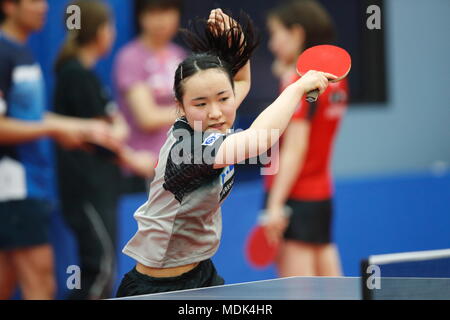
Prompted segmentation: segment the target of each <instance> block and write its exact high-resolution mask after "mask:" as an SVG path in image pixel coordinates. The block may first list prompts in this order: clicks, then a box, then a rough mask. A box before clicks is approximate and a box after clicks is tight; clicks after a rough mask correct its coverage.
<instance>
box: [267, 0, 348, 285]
mask: <svg viewBox="0 0 450 320" xmlns="http://www.w3.org/2000/svg"><path fill="white" fill-rule="evenodd" d="M267 24H268V28H269V32H270V40H269V48H270V50H271V51H272V53H273V54H274V55H275V58H276V60H275V61H276V62H275V63H274V68H273V71H274V72H275V74H276V75H278V76H279V77H280V79H281V88H282V89H283V88H285V87H286V86H288V85H289V84H290V83H292V82H295V81H297V79H298V76H297V74H296V68H295V63H296V60H297V57H298V55H299V54H300V53H301V52H302V51H303V50H305V49H307V48H309V47H312V46H314V45H319V44H326V43H330V42H331V41H332V40H333V38H334V29H333V24H332V22H331V19H330V17H329V16H328V14H327V12H326V11H325V9H324V8H323V7H322V6H320V5H319V4H318V3H317V2H315V1H306V0H304V1H289V2H286V3H284V4H281V5H280V6H278V7H276V8H274V9H272V10H271V11H270V13H269V15H268V19H267ZM347 93H348V90H347V82H346V81H345V80H343V81H341V82H337V83H330V85H329V86H328V88H327V90H326V91H325V92H324V94H323V95H321V96H320V97H319V99H318V100H317V101H316V102H315V103H312V104H309V103H307V102H306V100H305V99H302V101H301V104H300V107H299V108H298V110H297V111H296V112H295V113H294V116H293V117H292V119H291V122H290V123H289V126H288V127H287V129H286V131H285V133H284V135H283V137H282V139H281V140H280V142H281V147H280V157H279V161H280V163H279V171H278V173H277V175H275V176H265V188H266V192H267V196H266V200H265V201H266V203H265V205H266V210H267V214H268V216H269V219H268V222H267V225H266V230H267V234H268V236H269V238H270V239H271V241H273V242H279V245H280V246H279V248H280V249H279V255H278V257H277V261H276V265H277V269H278V273H279V275H280V276H283V277H287V276H338V275H340V273H341V272H340V263H339V257H338V253H337V249H336V247H335V246H334V245H333V243H332V233H331V225H332V216H333V206H332V198H333V190H332V180H331V174H330V171H331V169H330V159H331V153H332V147H333V142H334V139H335V137H336V133H337V130H338V126H339V123H340V121H341V118H342V116H343V114H344V112H345V109H346V102H347V96H348V94H347ZM285 205H288V206H289V207H291V209H292V215H291V217H290V219H289V221H288V220H287V219H286V218H285V216H284V214H283V207H284V206H285Z"/></svg>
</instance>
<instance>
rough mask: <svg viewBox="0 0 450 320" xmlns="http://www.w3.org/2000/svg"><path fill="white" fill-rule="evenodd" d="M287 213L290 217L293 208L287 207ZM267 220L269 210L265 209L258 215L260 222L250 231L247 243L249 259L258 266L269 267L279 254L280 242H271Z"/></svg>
mask: <svg viewBox="0 0 450 320" xmlns="http://www.w3.org/2000/svg"><path fill="white" fill-rule="evenodd" d="M285 215H286V217H287V218H289V216H290V215H291V208H289V207H285ZM265 221H267V212H266V211H265V210H263V211H261V214H260V215H259V217H258V224H257V225H256V226H254V227H253V229H252V230H251V231H250V233H249V235H248V237H247V241H246V244H245V254H246V257H247V260H248V261H249V262H250V264H251V265H252V266H254V267H256V268H264V267H267V266H268V265H270V264H271V263H272V262H273V261H274V260H275V258H276V256H277V254H278V244H274V243H270V241H269V239H268V238H267V233H266V230H265V226H264V223H265Z"/></svg>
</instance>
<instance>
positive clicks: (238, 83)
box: [208, 9, 252, 108]
mask: <svg viewBox="0 0 450 320" xmlns="http://www.w3.org/2000/svg"><path fill="white" fill-rule="evenodd" d="M208 22H209V23H212V24H213V25H216V24H217V22H219V25H221V26H222V28H224V29H227V30H228V29H230V28H232V27H233V26H238V27H239V24H238V23H237V21H236V20H234V19H232V18H231V17H230V16H228V15H227V14H225V13H224V12H223V11H222V10H221V9H214V10H211V13H210V15H209V19H208ZM242 41H245V39H244V38H242ZM251 78H252V77H251V70H250V60H249V61H247V63H246V64H245V65H244V66H243V67H242V68H241V69H239V71H238V72H237V73H236V75H235V76H234V78H233V80H234V93H235V99H236V105H237V107H238V108H239V106H240V105H241V103H242V101H244V99H245V97H246V96H247V94H248V92H249V91H250V86H251Z"/></svg>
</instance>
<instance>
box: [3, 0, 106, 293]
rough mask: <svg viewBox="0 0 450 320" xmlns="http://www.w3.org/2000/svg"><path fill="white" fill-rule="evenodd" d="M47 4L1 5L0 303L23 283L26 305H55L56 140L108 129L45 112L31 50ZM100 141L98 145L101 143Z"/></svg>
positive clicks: (74, 142)
mask: <svg viewBox="0 0 450 320" xmlns="http://www.w3.org/2000/svg"><path fill="white" fill-rule="evenodd" d="M47 10H48V5H47V1H45V0H1V1H0V93H1V94H0V299H8V298H10V297H11V296H12V294H13V293H14V289H15V288H16V285H17V284H19V285H20V288H21V290H22V297H23V298H24V299H52V298H54V295H55V291H56V287H55V278H54V271H53V270H54V260H53V249H52V246H51V245H50V240H49V228H50V217H51V213H52V210H53V204H52V201H51V199H52V192H51V190H52V179H53V177H54V176H53V171H52V164H51V148H50V144H49V141H48V140H46V139H43V138H45V137H50V138H53V139H55V140H56V141H57V142H58V143H60V144H61V145H62V146H64V147H66V148H75V147H81V146H82V145H83V143H84V139H85V138H87V137H89V136H90V135H91V134H93V133H95V132H97V133H98V134H96V136H99V137H100V136H102V132H103V131H101V130H102V126H101V125H100V123H99V122H97V121H94V120H81V119H74V118H69V117H63V116H58V115H56V114H53V113H49V112H46V105H45V91H44V80H43V76H42V71H41V68H40V66H39V64H38V63H37V62H36V61H35V59H34V58H33V56H32V54H31V52H30V50H29V49H28V47H27V41H28V38H29V36H30V35H31V33H33V32H35V31H38V30H40V29H41V28H42V26H43V25H44V23H45V20H46V14H47ZM99 142H100V141H99Z"/></svg>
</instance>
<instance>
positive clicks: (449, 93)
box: [333, 0, 450, 177]
mask: <svg viewBox="0 0 450 320" xmlns="http://www.w3.org/2000/svg"><path fill="white" fill-rule="evenodd" d="M382 14H385V16H384V18H385V27H386V41H387V42H386V55H387V56H386V57H387V71H388V72H387V75H388V86H389V101H388V103H387V104H386V105H385V106H382V107H374V106H371V105H364V106H361V107H355V108H350V110H349V111H348V113H347V115H346V118H345V120H344V122H343V124H342V128H341V131H340V133H339V137H338V141H337V144H336V146H335V154H334V163H333V166H334V173H335V174H336V175H337V177H347V176H358V175H372V174H385V173H393V172H409V171H418V170H423V169H426V168H429V167H430V166H431V165H432V163H434V162H436V161H445V162H447V163H449V164H450V0H386V1H385V8H384V12H382ZM367 76H368V77H370V75H367Z"/></svg>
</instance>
